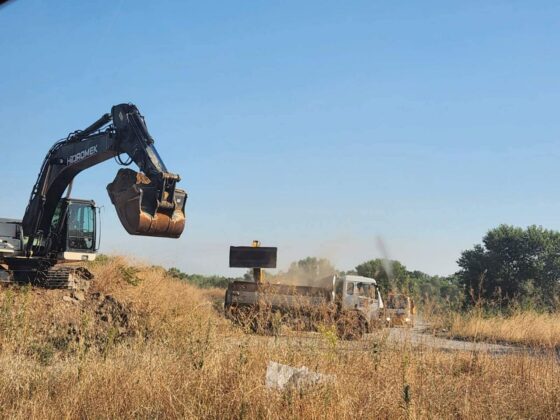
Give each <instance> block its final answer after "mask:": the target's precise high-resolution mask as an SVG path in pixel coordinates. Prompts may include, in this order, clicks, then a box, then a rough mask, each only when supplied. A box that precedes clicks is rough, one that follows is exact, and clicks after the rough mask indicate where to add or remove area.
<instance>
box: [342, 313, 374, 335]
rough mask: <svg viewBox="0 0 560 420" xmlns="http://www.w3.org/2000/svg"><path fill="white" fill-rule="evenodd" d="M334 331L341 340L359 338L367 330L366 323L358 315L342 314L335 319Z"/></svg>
mask: <svg viewBox="0 0 560 420" xmlns="http://www.w3.org/2000/svg"><path fill="white" fill-rule="evenodd" d="M336 332H337V335H338V337H339V338H341V339H342V340H359V339H361V338H362V337H363V336H364V334H365V333H366V332H367V323H366V322H365V320H364V319H363V318H362V317H360V316H357V315H353V314H342V315H341V316H340V317H339V318H338V320H337V321H336Z"/></svg>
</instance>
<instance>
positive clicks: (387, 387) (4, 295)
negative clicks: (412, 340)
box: [0, 258, 560, 419]
mask: <svg viewBox="0 0 560 420" xmlns="http://www.w3.org/2000/svg"><path fill="white" fill-rule="evenodd" d="M92 269H93V271H94V272H95V274H96V281H95V283H94V285H93V286H92V290H90V291H89V292H88V294H87V296H86V299H85V300H84V301H78V302H77V301H68V298H66V300H63V296H65V295H68V293H67V292H63V291H45V290H34V289H28V288H18V289H16V288H4V289H1V290H0V304H1V306H0V417H2V418H26V419H27V418H41V419H42V418H52V419H55V418H56V419H59V418H96V419H98V418H212V419H214V418H216V419H217V418H283V419H284V418H306V419H307V418H311V419H313V418H331V419H335V418H336V419H344V418H347V419H354V418H473V419H474V418H476V419H479V418H521V417H525V418H526V417H531V418H558V417H559V416H560V379H559V378H560V365H559V364H558V361H557V359H556V356H555V355H554V354H553V353H552V352H551V353H550V355H544V356H539V357H535V356H530V355H505V356H501V357H492V356H490V355H486V354H483V353H469V352H442V351H437V350H419V349H414V348H411V347H410V346H409V345H407V344H406V343H404V344H400V345H396V346H395V345H394V344H390V343H389V342H388V341H387V340H386V339H385V336H384V334H379V336H378V337H377V338H375V337H374V338H370V339H368V340H367V341H364V342H360V343H344V342H340V341H339V340H338V339H337V338H336V335H334V334H332V332H330V331H328V330H326V331H324V332H323V333H322V334H318V335H316V337H317V338H314V339H312V340H302V339H301V338H298V337H293V338H292V337H290V336H288V337H282V338H281V339H278V338H275V337H259V336H254V335H248V334H245V333H244V332H243V331H241V330H239V329H237V328H235V327H233V326H231V325H230V323H229V322H228V321H226V320H225V319H224V318H223V317H222V316H221V314H220V313H219V312H218V311H217V309H216V305H213V304H212V303H211V302H210V300H209V299H210V298H209V297H208V296H207V295H206V294H205V292H203V291H201V290H199V289H196V288H193V287H191V286H189V285H187V284H184V283H181V282H179V281H176V280H173V279H170V278H166V277H165V273H164V271H163V270H160V269H157V268H140V269H138V268H130V267H128V266H127V262H126V261H125V260H122V259H118V258H117V259H112V260H110V261H108V262H104V263H98V264H96V265H94V266H93V268H92ZM210 297H211V298H217V297H218V293H217V292H212V293H211V296H210ZM270 360H273V361H277V362H280V363H284V364H289V365H292V366H296V367H299V366H302V365H305V366H308V367H309V368H310V369H313V370H317V371H319V372H322V373H327V374H333V375H335V376H336V378H335V380H334V381H333V382H332V383H328V384H325V385H320V386H317V387H314V388H308V389H303V390H300V391H296V390H286V391H272V390H268V389H267V388H266V387H265V383H264V376H265V370H266V365H267V362H268V361H270Z"/></svg>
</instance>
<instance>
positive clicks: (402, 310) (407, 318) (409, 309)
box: [384, 293, 416, 327]
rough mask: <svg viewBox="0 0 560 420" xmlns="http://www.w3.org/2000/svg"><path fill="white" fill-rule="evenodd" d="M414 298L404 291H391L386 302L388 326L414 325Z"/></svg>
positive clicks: (386, 321)
mask: <svg viewBox="0 0 560 420" xmlns="http://www.w3.org/2000/svg"><path fill="white" fill-rule="evenodd" d="M415 312H416V309H415V307H414V300H412V299H411V298H410V297H409V296H407V295H405V294H403V293H389V294H388V295H387V300H386V302H385V315H384V317H385V323H386V324H387V326H388V327H394V326H408V327H413V326H414V315H415Z"/></svg>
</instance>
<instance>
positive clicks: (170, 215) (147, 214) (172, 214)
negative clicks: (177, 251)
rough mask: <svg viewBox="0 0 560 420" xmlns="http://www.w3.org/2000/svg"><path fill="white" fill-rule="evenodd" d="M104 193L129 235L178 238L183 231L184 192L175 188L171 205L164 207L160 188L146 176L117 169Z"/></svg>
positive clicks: (128, 170)
mask: <svg viewBox="0 0 560 420" xmlns="http://www.w3.org/2000/svg"><path fill="white" fill-rule="evenodd" d="M107 192H108V193H109V197H110V198H111V202H112V203H113V205H114V206H115V208H116V210H117V214H118V216H119V219H120V221H121V223H122V225H123V226H124V228H125V229H126V231H127V232H128V233H129V234H131V235H143V236H159V237H163V238H178V237H179V236H181V233H183V229H184V228H185V203H186V199H187V193H186V192H185V191H183V190H179V189H175V191H174V198H173V206H172V207H171V208H164V206H162V205H161V204H160V203H159V202H158V197H159V195H160V191H158V188H157V186H155V185H153V184H152V183H151V181H150V179H149V178H148V177H147V176H146V175H144V174H142V173H140V172H135V171H133V170H132V169H120V170H119V172H118V173H117V176H116V177H115V179H114V180H113V182H111V183H110V184H109V185H107ZM164 198H167V197H164Z"/></svg>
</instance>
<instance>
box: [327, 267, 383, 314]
mask: <svg viewBox="0 0 560 420" xmlns="http://www.w3.org/2000/svg"><path fill="white" fill-rule="evenodd" d="M336 290H337V292H338V293H337V294H338V295H339V299H340V307H341V310H343V311H358V312H359V313H360V314H361V315H362V316H363V317H364V318H365V319H366V320H367V322H368V324H374V323H375V322H377V321H378V320H379V316H380V313H381V310H382V309H383V300H382V299H381V294H380V293H379V289H378V287H377V282H376V281H375V279H372V278H369V277H363V276H356V275H350V274H347V275H345V276H341V277H338V282H337V287H336Z"/></svg>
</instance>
